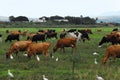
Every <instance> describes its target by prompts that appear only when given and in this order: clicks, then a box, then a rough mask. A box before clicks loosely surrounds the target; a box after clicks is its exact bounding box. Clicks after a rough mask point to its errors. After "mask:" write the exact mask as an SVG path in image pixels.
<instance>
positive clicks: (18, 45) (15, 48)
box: [6, 41, 32, 58]
mask: <svg viewBox="0 0 120 80" xmlns="http://www.w3.org/2000/svg"><path fill="white" fill-rule="evenodd" d="M31 43H32V41H17V42H15V43H13V44H12V45H11V46H10V48H9V50H8V52H7V53H6V58H10V56H11V55H12V53H14V52H15V53H16V55H17V53H18V52H19V51H26V50H27V48H28V46H29V45H30V44H31Z"/></svg>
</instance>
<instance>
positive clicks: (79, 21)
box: [9, 15, 97, 25]
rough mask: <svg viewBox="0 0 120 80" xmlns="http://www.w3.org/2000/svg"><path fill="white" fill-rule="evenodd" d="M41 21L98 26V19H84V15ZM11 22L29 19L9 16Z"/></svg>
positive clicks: (50, 18) (56, 17)
mask: <svg viewBox="0 0 120 80" xmlns="http://www.w3.org/2000/svg"><path fill="white" fill-rule="evenodd" d="M39 19H42V20H45V21H46V22H49V21H51V22H60V23H70V24H83V25H86V24H96V21H97V18H96V19H94V18H90V17H89V16H88V17H83V16H82V15H81V16H80V17H74V16H66V17H62V16H57V15H56V16H50V17H46V16H43V17H40V18H39ZM9 20H10V22H26V21H28V22H29V19H28V18H27V17H26V16H18V17H14V16H9Z"/></svg>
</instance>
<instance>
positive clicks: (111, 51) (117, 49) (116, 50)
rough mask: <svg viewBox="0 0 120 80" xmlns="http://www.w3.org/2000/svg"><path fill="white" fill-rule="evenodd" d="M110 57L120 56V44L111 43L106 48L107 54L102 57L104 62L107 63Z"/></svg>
mask: <svg viewBox="0 0 120 80" xmlns="http://www.w3.org/2000/svg"><path fill="white" fill-rule="evenodd" d="M109 57H113V58H114V60H116V58H120V45H111V46H109V47H108V48H107V49H106V52H105V56H104V58H103V59H102V64H105V63H106V62H107V60H108V58H109Z"/></svg>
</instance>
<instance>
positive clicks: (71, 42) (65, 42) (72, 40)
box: [53, 38, 77, 52]
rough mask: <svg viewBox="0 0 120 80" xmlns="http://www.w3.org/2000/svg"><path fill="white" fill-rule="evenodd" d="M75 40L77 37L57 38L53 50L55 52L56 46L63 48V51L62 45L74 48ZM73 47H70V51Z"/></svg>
mask: <svg viewBox="0 0 120 80" xmlns="http://www.w3.org/2000/svg"><path fill="white" fill-rule="evenodd" d="M76 42H77V38H62V39H59V40H58V41H57V43H56V45H55V46H54V48H53V52H56V51H57V49H58V48H61V49H63V52H65V49H64V47H72V48H73V49H74V48H76ZM73 49H72V52H73Z"/></svg>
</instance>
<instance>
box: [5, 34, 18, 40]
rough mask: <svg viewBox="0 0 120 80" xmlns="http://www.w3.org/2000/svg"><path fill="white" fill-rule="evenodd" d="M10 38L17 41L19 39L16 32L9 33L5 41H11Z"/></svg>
mask: <svg viewBox="0 0 120 80" xmlns="http://www.w3.org/2000/svg"><path fill="white" fill-rule="evenodd" d="M12 40H17V41H19V40H20V39H19V34H17V35H13V34H9V35H8V36H7V38H6V40H5V42H7V41H10V42H11V41H12Z"/></svg>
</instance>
